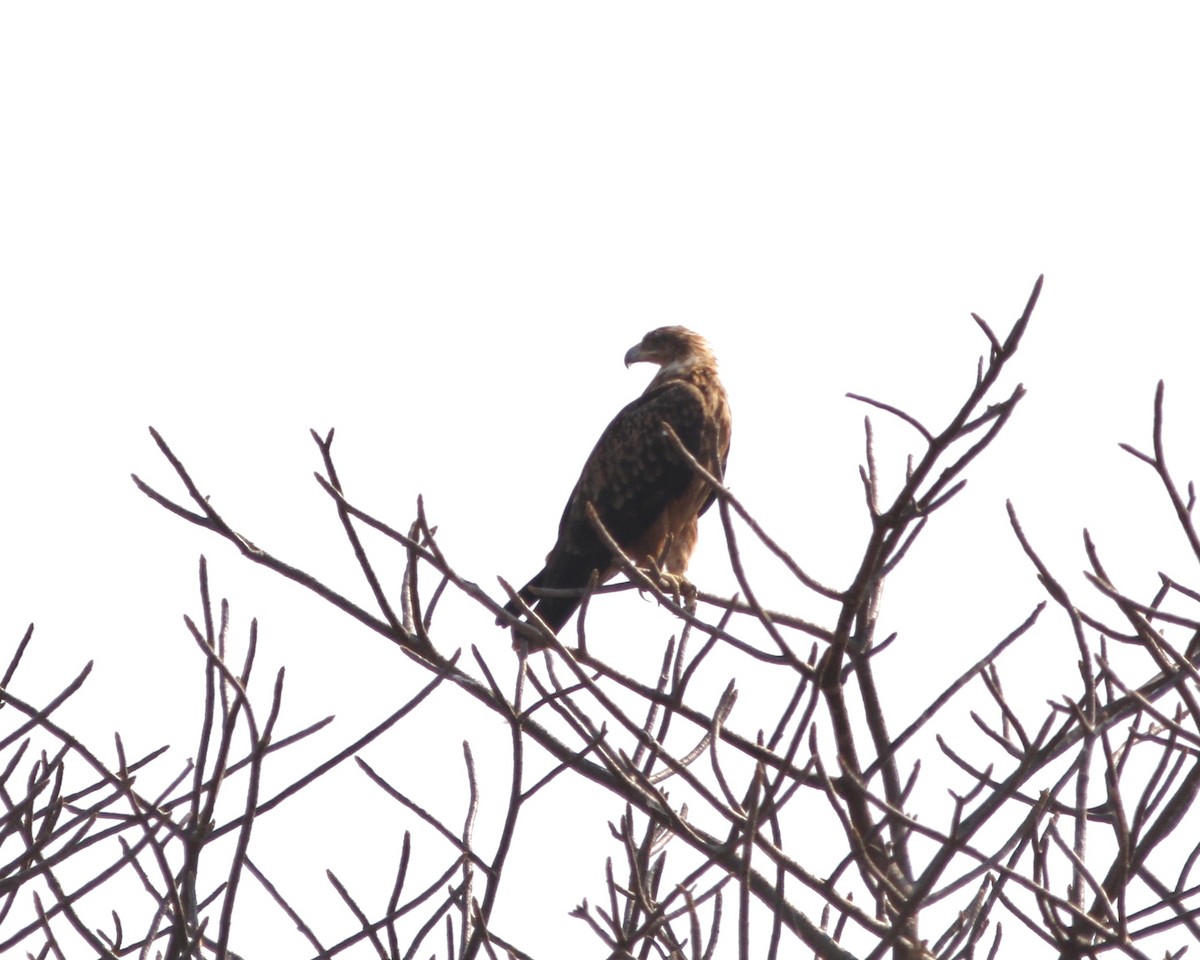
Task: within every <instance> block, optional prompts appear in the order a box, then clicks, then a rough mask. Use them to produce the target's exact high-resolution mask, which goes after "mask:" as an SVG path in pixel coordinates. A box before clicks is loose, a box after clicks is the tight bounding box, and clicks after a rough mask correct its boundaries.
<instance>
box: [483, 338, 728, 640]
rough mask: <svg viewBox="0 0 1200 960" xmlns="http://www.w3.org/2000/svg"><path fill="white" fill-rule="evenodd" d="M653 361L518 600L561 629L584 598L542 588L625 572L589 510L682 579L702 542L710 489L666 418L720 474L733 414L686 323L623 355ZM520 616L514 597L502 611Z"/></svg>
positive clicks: (621, 539) (639, 556)
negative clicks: (651, 373) (540, 592)
mask: <svg viewBox="0 0 1200 960" xmlns="http://www.w3.org/2000/svg"><path fill="white" fill-rule="evenodd" d="M641 361H646V362H650V363H657V364H658V365H659V366H660V367H661V369H660V370H659V371H658V373H657V374H656V375H655V377H654V379H653V380H651V381H650V384H649V385H648V386H647V387H646V389H645V391H644V392H643V393H642V395H641V396H640V397H638V398H637V399H636V400H634V401H633V402H632V403H630V404H629V405H627V406H626V407H625V408H624V409H623V410H621V412H620V413H618V414H617V415H616V417H614V418H613V421H612V422H611V423H610V424H609V425H608V426H607V427H606V428H605V430H604V432H603V433H602V434H601V435H600V439H599V441H597V443H596V446H595V449H593V450H592V452H591V455H590V456H589V457H588V459H587V462H586V463H585V464H584V466H583V471H582V473H580V475H579V481H578V482H577V483H576V484H575V489H574V490H573V491H572V492H571V497H570V499H569V500H568V501H567V505H566V508H565V509H564V510H563V515H562V520H561V521H560V522H559V525H558V542H557V543H555V545H554V548H553V549H552V550H551V551H550V553H549V554H547V555H546V565H545V567H543V568H542V570H541V571H539V572H538V573H537V574H536V575H535V576H534V577H533V579H531V580H530V581H529V583H527V584H526V585H525V586H524V587H522V588H521V590H520V595H521V598H522V599H523V600H524V601H525V602H526V603H528V604H530V605H532V607H533V609H534V610H535V611H536V612H537V614H538V616H539V617H541V619H542V620H543V621H545V623H546V624H547V626H549V627H550V629H552V630H554V631H555V632H556V633H557V632H558V631H559V629H561V627H562V626H563V624H565V623H566V622H567V620H569V619H570V617H571V614H572V613H574V612H575V610H576V608H577V607H578V606H579V604H580V602H581V601H580V598H579V597H578V596H573V597H540V598H539V597H537V595H536V594H535V593H534V590H535V589H537V588H551V589H573V590H578V589H582V588H583V587H586V586H587V584H588V581H589V580H590V579H591V576H592V571H598V573H599V578H600V581H601V582H603V581H605V580H607V579H609V578H610V577H612V576H613V575H614V574H615V573H616V572H617V570H618V566H617V564H616V563H615V562H614V559H613V555H612V552H611V551H610V550H609V548H608V547H607V546H606V545H605V543H604V541H603V540H602V539H601V538H600V536H599V534H598V533H597V532H596V530H595V528H594V527H593V525H592V523H591V521H590V520H589V519H588V516H587V504H588V503H591V504H593V506H594V507H595V509H596V513H597V515H598V516H599V518H600V520H601V522H602V523H603V524H604V528H605V529H606V530H607V531H608V532H609V533H610V534H612V537H613V539H614V540H615V541H616V542H617V543H618V544H619V545H620V547H621V549H622V550H623V551H624V552H625V554H626V555H627V556H629V557H630V558H631V559H632V560H633V561H634V562H635V563H638V564H645V563H646V562H647V559H648V558H649V559H652V560H653V561H654V562H655V563H657V564H658V565H659V567H660V568H661V569H662V570H663V571H665V572H666V573H669V574H673V575H675V576H677V577H680V578H682V576H683V574H684V573H685V572H686V570H687V565H688V559H689V558H690V557H691V554H692V550H693V548H694V547H695V546H696V522H697V520H698V519H699V517H700V515H701V514H702V513H704V511H705V510H707V509H708V508H709V506H711V504H712V501H713V499H714V493H713V490H712V488H711V485H710V484H709V483H708V482H707V481H706V480H704V479H703V478H702V477H701V476H700V475H699V474H697V472H696V471H695V470H694V469H693V468H692V466H691V464H689V463H688V462H687V460H686V459H685V458H684V457H683V455H682V454H681V453H680V452H679V450H678V448H677V447H676V445H675V442H674V441H673V440H672V439H671V437H670V436H669V435H668V434H667V432H666V431H665V430H664V429H663V426H662V425H663V423H668V424H670V425H671V427H672V429H674V431H675V433H676V435H677V436H678V437H679V439H680V440H681V441H682V442H683V445H684V446H685V447H686V448H687V449H688V451H689V452H690V453H691V454H692V455H693V456H694V457H695V458H696V460H697V461H698V462H699V463H700V464H702V465H703V466H704V467H705V469H707V470H708V471H709V473H711V474H713V475H714V476H716V477H718V478H720V477H722V476H723V475H724V472H725V461H726V458H727V457H728V455H729V435H730V425H731V422H730V416H729V402H728V400H727V399H726V396H725V389H724V387H722V386H721V381H720V379H719V378H718V377H717V361H716V358H715V357H714V356H713V355H712V351H711V350H709V348H708V344H707V343H706V342H705V340H704V338H703V337H701V336H699V335H698V334H695V333H693V332H692V331H691V330H688V329H687V328H685V327H660V328H659V329H657V330H652V331H651V332H650V333H648V334H646V336H645V337H644V338H643V339H642V342H641V343H639V344H638V345H637V346H635V347H633V348H632V349H630V350H629V352H628V353H626V354H625V365H626V366H629V365H630V364H632V363H638V362H641ZM505 609H506V610H508V611H509V612H510V613H516V612H518V607H517V604H516V603H515V602H510V603H509V604H508V606H507V607H506V608H505Z"/></svg>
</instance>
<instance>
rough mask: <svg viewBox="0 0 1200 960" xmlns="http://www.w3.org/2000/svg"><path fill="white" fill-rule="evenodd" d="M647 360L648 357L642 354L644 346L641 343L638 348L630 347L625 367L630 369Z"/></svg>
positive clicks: (626, 355) (626, 354)
mask: <svg viewBox="0 0 1200 960" xmlns="http://www.w3.org/2000/svg"><path fill="white" fill-rule="evenodd" d="M646 359H648V358H647V357H646V355H645V354H644V353H642V345H641V344H640V343H639V344H638V345H637V346H636V347H630V348H629V349H628V350H627V351H626V353H625V366H626V368H628V367H630V366H632V365H633V364H635V363H638V362H640V361H642V360H646Z"/></svg>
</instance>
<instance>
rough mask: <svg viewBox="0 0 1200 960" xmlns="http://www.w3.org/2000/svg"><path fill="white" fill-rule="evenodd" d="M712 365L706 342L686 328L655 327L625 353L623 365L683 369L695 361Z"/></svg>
mask: <svg viewBox="0 0 1200 960" xmlns="http://www.w3.org/2000/svg"><path fill="white" fill-rule="evenodd" d="M700 360H703V361H707V362H709V363H712V362H713V355H712V352H711V351H710V350H709V349H708V343H707V341H706V340H705V339H704V338H703V337H702V336H700V334H698V333H693V332H692V331H691V330H689V329H688V328H687V327H659V328H658V329H657V330H651V331H650V332H649V333H648V334H646V335H645V336H644V337H642V342H641V343H639V344H637V346H634V347H630V348H629V352H628V353H626V354H625V366H627V367H628V366H629V365H630V364H633V363H642V362H648V363H657V364H658V365H659V366H660V367H663V368H664V369H665V368H667V367H671V368H672V369H676V370H683V369H686V368H687V367H689V366H691V365H692V364H693V363H695V362H697V361H700Z"/></svg>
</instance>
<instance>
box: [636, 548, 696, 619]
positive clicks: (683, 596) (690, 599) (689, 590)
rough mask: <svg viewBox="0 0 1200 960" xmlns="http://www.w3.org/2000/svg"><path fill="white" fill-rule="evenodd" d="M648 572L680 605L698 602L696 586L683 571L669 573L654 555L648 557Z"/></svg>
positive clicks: (663, 590)
mask: <svg viewBox="0 0 1200 960" xmlns="http://www.w3.org/2000/svg"><path fill="white" fill-rule="evenodd" d="M646 573H647V574H648V575H649V577H650V579H651V580H652V581H654V583H655V585H656V586H657V587H658V589H659V590H661V591H662V592H663V593H665V594H668V595H670V597H671V598H672V599H673V600H674V601H675V603H676V604H678V605H679V606H685V605H686V606H688V607H691V606H693V605H694V604H695V602H696V586H695V584H693V583H692V582H691V581H690V580H689V579H688V578H687V577H685V576H684V575H683V574H682V573H668V572H667V571H666V570H664V569H663V568H662V566H661V565H660V564H659V562H658V561H657V560H655V559H654V557H647V558H646Z"/></svg>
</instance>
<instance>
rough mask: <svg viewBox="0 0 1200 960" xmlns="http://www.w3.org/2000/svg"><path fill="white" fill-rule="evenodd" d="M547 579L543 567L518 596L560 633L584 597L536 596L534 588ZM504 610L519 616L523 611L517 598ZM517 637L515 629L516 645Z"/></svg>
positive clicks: (547, 624)
mask: <svg viewBox="0 0 1200 960" xmlns="http://www.w3.org/2000/svg"><path fill="white" fill-rule="evenodd" d="M545 579H546V570H545V569H544V568H543V569H542V570H540V571H538V573H537V575H536V576H534V577H533V579H532V580H530V581H529V582H528V583H527V584H525V586H523V587H522V588H521V589H520V590H518V591H517V596H519V597H520V598H521V599H522V600H523V601H524V602H525V605H526V606H528V607H532V608H533V610H534V611H536V612H537V615H538V616H539V617H541V618H542V621H543V622H544V623H545V624H546V626H548V627H549V628H550V629H551V630H553V631H554V632H555V633H558V631H559V630H561V629H562V628H563V626H564V625H565V624H566V622H567V621H568V620H570V619H571V614H573V613H574V612H575V611H576V610H578V609H579V605H580V603H582V598H581V597H537V596H535V595H534V593H533V590H534V589H535V588H537V587H540V586H543V585H544V582H545ZM504 610H505V612H506V613H511V614H513V615H514V616H519V615H520V613H521V608H520V606H519V605H518V604H517V601H516V600H509V601H508V603H506V604H505V605H504ZM497 622H499V621H497ZM515 637H516V634H515V631H514V645H515ZM531 647H532V648H533V649H540V646H535V645H532V644H531Z"/></svg>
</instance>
